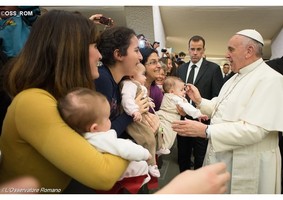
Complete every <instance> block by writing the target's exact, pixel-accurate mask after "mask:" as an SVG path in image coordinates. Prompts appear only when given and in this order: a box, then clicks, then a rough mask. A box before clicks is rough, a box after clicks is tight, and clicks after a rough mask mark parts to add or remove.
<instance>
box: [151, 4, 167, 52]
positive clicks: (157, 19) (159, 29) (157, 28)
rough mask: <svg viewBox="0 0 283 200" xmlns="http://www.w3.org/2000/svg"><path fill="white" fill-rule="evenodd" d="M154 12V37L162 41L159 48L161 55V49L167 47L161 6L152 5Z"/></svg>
mask: <svg viewBox="0 0 283 200" xmlns="http://www.w3.org/2000/svg"><path fill="white" fill-rule="evenodd" d="M152 13H153V25H154V39H155V41H158V42H160V47H159V48H157V50H158V52H159V55H161V49H162V48H164V47H166V40H165V33H164V28H163V24H162V19H161V15H160V10H159V6H153V7H152ZM152 42H154V41H152Z"/></svg>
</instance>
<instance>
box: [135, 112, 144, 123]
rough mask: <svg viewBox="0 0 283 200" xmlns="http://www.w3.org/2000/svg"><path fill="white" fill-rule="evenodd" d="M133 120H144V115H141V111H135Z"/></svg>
mask: <svg viewBox="0 0 283 200" xmlns="http://www.w3.org/2000/svg"><path fill="white" fill-rule="evenodd" d="M133 118H134V119H133V120H134V121H135V122H137V121H139V122H140V121H141V120H142V115H141V113H140V112H135V113H133Z"/></svg>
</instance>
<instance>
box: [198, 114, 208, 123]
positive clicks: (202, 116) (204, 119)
mask: <svg viewBox="0 0 283 200" xmlns="http://www.w3.org/2000/svg"><path fill="white" fill-rule="evenodd" d="M198 120H199V121H200V122H202V121H206V120H209V117H208V116H207V115H201V116H200V117H199V118H198Z"/></svg>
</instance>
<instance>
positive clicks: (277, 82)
mask: <svg viewBox="0 0 283 200" xmlns="http://www.w3.org/2000/svg"><path fill="white" fill-rule="evenodd" d="M199 108H200V110H201V112H202V113H203V114H207V115H208V116H210V117H211V125H210V126H209V132H210V139H209V144H208V147H207V152H206V157H205V160H204V165H209V164H212V163H216V162H220V161H222V162H225V163H226V164H227V167H228V171H229V172H230V173H231V181H230V184H229V190H228V193H234V194H262V193H264V194H275V193H280V192H281V156H280V151H279V146H278V131H283V76H282V75H281V74H279V73H277V72H276V71H275V70H273V69H272V68H271V67H269V66H268V65H267V64H265V62H264V61H263V60H262V59H259V60H257V61H255V62H254V63H252V64H250V65H248V66H247V67H245V68H243V69H241V70H240V71H239V73H237V74H235V75H234V76H233V77H232V78H230V79H229V80H228V81H227V82H226V83H225V84H224V85H223V87H222V89H221V91H220V93H219V96H218V97H215V98H213V99H212V100H211V101H209V100H207V99H203V100H202V102H201V105H200V107H199Z"/></svg>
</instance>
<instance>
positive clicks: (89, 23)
mask: <svg viewBox="0 0 283 200" xmlns="http://www.w3.org/2000/svg"><path fill="white" fill-rule="evenodd" d="M100 17H102V15H100V14H97V15H93V16H91V17H90V18H87V17H85V16H83V15H81V14H80V13H73V12H68V11H63V10H50V11H48V12H47V13H45V14H44V15H42V16H40V17H39V18H38V19H36V21H35V22H34V24H33V26H32V28H31V31H30V33H29V36H28V37H27V40H26V42H25V44H24V45H23V47H22V49H21V51H19V53H18V55H17V56H14V58H11V59H10V60H9V61H8V62H6V64H5V65H3V69H4V70H3V71H2V72H1V73H2V75H3V80H1V81H2V83H1V84H3V91H5V93H6V94H8V96H9V97H10V98H11V100H12V101H11V104H10V105H9V109H8V110H7V112H5V114H4V116H5V120H4V121H3V126H2V133H1V136H0V151H1V154H0V155H1V160H0V162H1V165H0V188H1V187H2V188H7V185H11V184H15V185H14V187H18V188H21V187H22V188H28V186H29V183H28V182H26V183H24V182H23V179H22V177H24V178H26V180H28V181H31V185H30V187H31V188H34V189H36V188H49V189H54V190H52V191H51V190H48V191H49V193H54V192H55V193H98V192H99V191H111V189H113V187H115V185H116V184H117V183H119V184H120V185H122V186H123V182H122V181H123V180H125V179H127V180H130V181H131V180H132V181H133V184H135V185H136V187H138V189H141V188H142V187H146V185H147V183H148V182H149V181H151V179H154V178H157V179H158V177H160V172H159V169H158V156H160V155H162V154H169V153H170V148H171V147H172V145H173V143H174V142H175V140H176V142H177V148H178V165H179V170H180V174H179V175H177V176H176V177H174V178H173V179H172V180H171V181H170V182H169V183H168V184H167V185H165V186H164V187H163V188H159V190H158V191H157V192H156V194H192V193H194V194H212V193H231V194H233V193H234V194H247V193H248V194H258V193H265V194H266V193H268V194H276V193H281V156H280V151H279V145H278V143H279V136H280V134H278V132H281V133H282V131H283V126H282V124H281V123H280V122H281V121H282V117H281V116H280V115H276V113H281V112H280V111H281V110H280V109H282V108H283V106H280V105H281V104H282V102H283V101H282V100H283V99H282V98H283V77H282V75H281V74H279V73H278V72H275V70H273V69H271V67H269V66H268V65H267V64H265V62H264V61H263V59H262V48H263V45H264V42H263V39H262V37H261V35H260V33H258V32H257V31H255V30H251V29H245V30H242V31H239V32H237V33H235V35H233V36H232V37H231V39H230V40H229V42H228V47H227V54H226V58H227V60H228V61H229V64H228V65H229V67H231V69H229V70H228V71H229V72H230V71H232V72H230V74H231V75H230V77H229V80H228V79H227V80H224V77H223V73H222V71H221V68H220V66H219V65H218V64H216V63H213V62H211V61H209V60H207V59H206V58H205V39H204V38H203V37H202V36H200V35H195V36H192V37H191V38H190V39H189V41H188V56H189V58H190V60H189V62H185V61H184V56H186V54H185V53H184V52H180V53H179V54H178V56H175V55H173V56H172V55H170V54H168V52H163V53H162V55H159V53H158V51H157V48H159V42H157V41H155V42H153V43H152V44H151V43H150V42H149V41H148V40H147V39H146V37H145V36H144V35H143V34H137V33H136V32H135V31H134V30H133V29H130V28H128V27H122V26H112V27H107V28H106V29H105V30H104V31H103V32H102V33H99V32H98V28H97V26H99V18H100ZM70 21H71V22H72V23H70ZM270 88H272V90H270ZM266 94H268V95H266ZM260 99H264V101H263V100H262V101H260ZM171 115H172V117H169V116H171ZM168 120H169V121H168ZM192 157H193V158H194V160H191V158H192ZM247 160H249V161H250V162H249V163H248V164H247V162H246V161H247ZM128 178H129V179H128ZM135 178H137V179H136V180H140V182H138V184H137V181H135ZM11 181H12V182H11ZM17 181H18V182H17ZM23 183H24V186H23ZM1 191H3V190H1ZM35 191H37V192H36V193H38V192H39V193H44V192H45V191H41V190H35Z"/></svg>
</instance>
